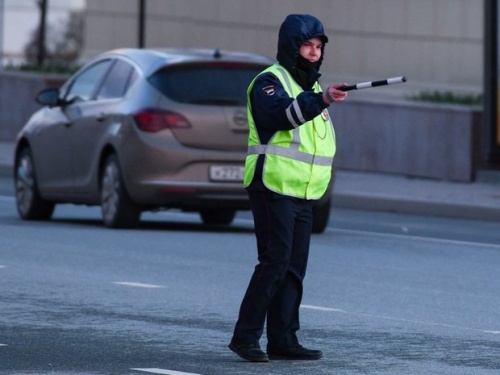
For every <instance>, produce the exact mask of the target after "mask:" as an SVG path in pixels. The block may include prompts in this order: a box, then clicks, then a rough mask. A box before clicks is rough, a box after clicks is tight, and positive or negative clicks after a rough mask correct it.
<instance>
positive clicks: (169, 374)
mask: <svg viewBox="0 0 500 375" xmlns="http://www.w3.org/2000/svg"><path fill="white" fill-rule="evenodd" d="M131 370H134V371H142V372H149V373H151V374H165V375H200V374H194V373H191V372H180V371H174V370H164V369H161V368H131Z"/></svg>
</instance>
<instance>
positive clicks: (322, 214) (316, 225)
mask: <svg viewBox="0 0 500 375" xmlns="http://www.w3.org/2000/svg"><path fill="white" fill-rule="evenodd" d="M331 202H332V200H331V198H328V199H326V200H325V201H324V202H322V203H321V204H319V205H317V206H314V207H313V225H312V232H313V233H315V234H319V233H323V232H324V231H325V229H326V226H327V225H328V220H329V219H330V206H331Z"/></svg>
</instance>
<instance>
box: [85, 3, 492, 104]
mask: <svg viewBox="0 0 500 375" xmlns="http://www.w3.org/2000/svg"><path fill="white" fill-rule="evenodd" d="M139 3H140V0H119V1H117V0H87V10H86V35H85V41H86V47H85V51H84V53H83V57H84V59H85V58H91V57H93V56H95V55H96V54H98V53H100V52H102V51H105V50H109V49H114V48H120V47H136V46H137V45H138V25H139V22H138V14H139V11H138V9H139ZM145 4H146V7H145V14H146V17H145V46H146V47H208V48H220V49H236V50H245V51H250V52H256V53H261V54H264V55H267V56H271V57H274V56H275V54H276V43H277V35H278V29H279V25H280V24H281V22H282V21H283V19H284V18H285V17H286V15H288V14H290V13H309V14H313V15H315V16H317V17H318V18H320V19H321V20H322V21H323V23H324V25H325V29H326V33H327V35H328V36H329V37H330V42H329V43H328V45H327V49H326V53H325V62H324V65H323V68H322V72H323V82H325V83H326V82H333V81H342V82H343V81H345V82H349V83H355V82H359V81H366V80H373V79H381V78H387V77H391V76H399V75H406V76H407V77H408V82H407V84H405V85H394V86H391V87H390V88H386V89H384V90H378V91H376V92H377V93H378V94H387V93H398V94H399V93H408V92H409V91H412V92H416V91H427V90H446V91H448V90H450V91H455V92H460V93H480V92H481V91H482V87H483V55H484V51H483V40H484V38H483V34H484V30H483V29H484V20H483V19H484V4H483V1H478V0H419V1H409V0H370V1H368V0H314V1H303V0H279V1H278V0H145ZM366 91H369V90H365V92H364V93H363V94H364V95H374V94H375V91H369V92H366ZM360 93H361V92H360Z"/></svg>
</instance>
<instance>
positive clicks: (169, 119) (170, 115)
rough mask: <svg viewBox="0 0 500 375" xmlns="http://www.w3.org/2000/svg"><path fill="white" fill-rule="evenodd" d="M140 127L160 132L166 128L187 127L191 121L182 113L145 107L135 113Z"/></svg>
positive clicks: (148, 130)
mask: <svg viewBox="0 0 500 375" xmlns="http://www.w3.org/2000/svg"><path fill="white" fill-rule="evenodd" d="M134 118H135V121H136V123H137V126H139V129H141V130H144V131H146V132H151V133H155V132H159V131H160V130H164V129H187V128H190V127H191V124H190V123H189V121H188V120H187V119H186V118H185V117H184V116H183V115H181V114H179V113H176V112H170V111H162V110H159V109H144V110H142V111H140V112H138V113H136V114H135V115H134Z"/></svg>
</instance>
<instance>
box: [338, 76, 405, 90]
mask: <svg viewBox="0 0 500 375" xmlns="http://www.w3.org/2000/svg"><path fill="white" fill-rule="evenodd" d="M403 82H406V77H405V76H401V77H392V78H387V79H381V80H379V81H370V82H361V83H356V84H355V85H349V86H342V87H339V88H337V90H340V91H351V90H361V89H367V88H370V87H377V86H386V85H392V84H394V83H403Z"/></svg>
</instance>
